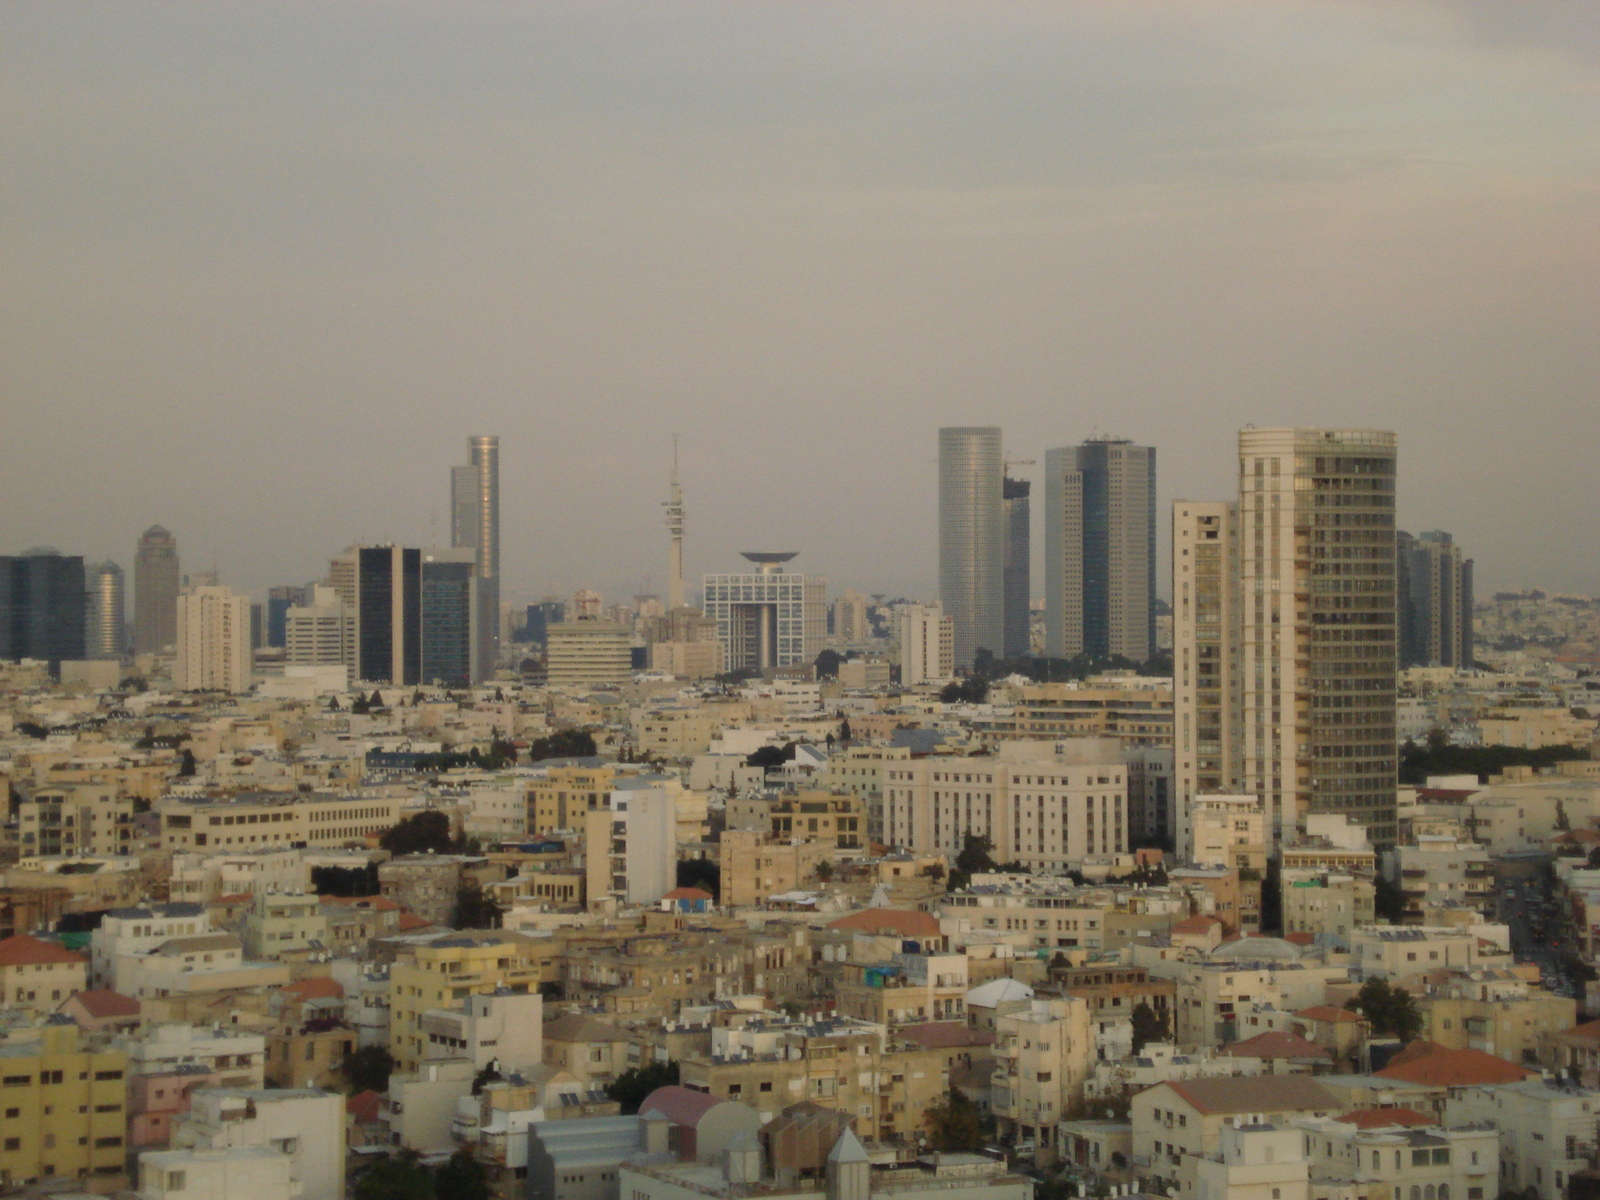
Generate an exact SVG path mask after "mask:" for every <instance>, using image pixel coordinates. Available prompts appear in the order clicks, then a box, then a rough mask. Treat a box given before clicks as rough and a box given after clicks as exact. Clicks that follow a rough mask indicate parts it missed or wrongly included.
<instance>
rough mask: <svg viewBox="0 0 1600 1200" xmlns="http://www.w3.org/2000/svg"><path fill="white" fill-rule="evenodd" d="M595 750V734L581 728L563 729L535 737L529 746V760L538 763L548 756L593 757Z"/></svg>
mask: <svg viewBox="0 0 1600 1200" xmlns="http://www.w3.org/2000/svg"><path fill="white" fill-rule="evenodd" d="M595 751H596V746H595V744H594V735H593V734H589V733H585V732H584V731H583V730H581V729H563V730H561V731H560V732H558V733H552V734H550V735H549V736H548V737H542V738H535V739H534V740H533V742H532V743H531V744H530V745H529V746H528V761H529V762H534V763H536V762H543V761H544V760H545V759H547V758H593V757H594V755H595Z"/></svg>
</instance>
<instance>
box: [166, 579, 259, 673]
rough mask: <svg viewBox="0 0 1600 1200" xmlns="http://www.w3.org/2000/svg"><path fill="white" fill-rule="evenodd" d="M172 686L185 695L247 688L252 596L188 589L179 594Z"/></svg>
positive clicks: (223, 590) (228, 590) (215, 589)
mask: <svg viewBox="0 0 1600 1200" xmlns="http://www.w3.org/2000/svg"><path fill="white" fill-rule="evenodd" d="M172 682H173V684H174V685H175V686H176V687H178V688H179V689H180V690H182V691H186V692H187V691H221V692H242V691H245V690H246V689H248V688H249V686H250V597H248V596H245V595H243V594H241V593H239V592H235V591H233V590H232V589H231V588H224V587H197V588H187V589H185V590H184V591H182V592H180V593H179V594H178V656H177V661H176V663H175V664H174V666H173V669H172Z"/></svg>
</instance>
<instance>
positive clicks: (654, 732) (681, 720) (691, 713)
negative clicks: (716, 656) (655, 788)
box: [632, 643, 722, 759]
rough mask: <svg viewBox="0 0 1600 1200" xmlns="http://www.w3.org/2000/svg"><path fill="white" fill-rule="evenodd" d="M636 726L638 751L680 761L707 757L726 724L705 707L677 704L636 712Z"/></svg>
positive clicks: (635, 741) (650, 755)
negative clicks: (699, 756) (723, 725)
mask: <svg viewBox="0 0 1600 1200" xmlns="http://www.w3.org/2000/svg"><path fill="white" fill-rule="evenodd" d="M709 644H712V645H714V644H715V643H709ZM632 727H633V742H634V749H635V750H636V751H637V752H638V753H639V754H641V755H644V756H645V757H647V758H653V759H654V758H661V759H680V758H690V757H693V756H694V755H696V754H704V753H705V752H706V751H707V750H708V749H709V748H710V746H711V739H712V738H714V737H715V736H716V735H717V734H718V732H720V731H721V729H722V722H721V721H720V720H719V719H718V717H717V716H716V714H715V713H712V712H709V711H707V710H706V709H704V708H702V707H699V706H694V707H690V706H687V705H675V706H672V707H663V708H648V709H638V710H635V711H634V713H633V714H632Z"/></svg>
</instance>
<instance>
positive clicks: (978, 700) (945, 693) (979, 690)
mask: <svg viewBox="0 0 1600 1200" xmlns="http://www.w3.org/2000/svg"><path fill="white" fill-rule="evenodd" d="M988 698H989V681H988V680H987V679H985V678H984V677H983V676H981V675H972V676H969V677H968V678H966V679H957V680H952V681H951V682H950V683H947V684H945V685H944V688H943V690H941V691H940V692H939V699H940V700H941V701H943V702H944V703H945V704H982V703H983V702H984V701H985V700H987V699H988Z"/></svg>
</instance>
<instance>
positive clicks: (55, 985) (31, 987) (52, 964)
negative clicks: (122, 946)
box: [0, 933, 89, 1017]
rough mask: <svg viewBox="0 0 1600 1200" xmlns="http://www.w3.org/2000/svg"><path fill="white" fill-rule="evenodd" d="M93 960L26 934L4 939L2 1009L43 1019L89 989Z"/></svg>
mask: <svg viewBox="0 0 1600 1200" xmlns="http://www.w3.org/2000/svg"><path fill="white" fill-rule="evenodd" d="M88 978H89V960H88V959H87V958H85V957H84V956H83V955H81V954H79V953H78V952H77V951H75V950H68V949H67V948H66V947H65V946H63V945H61V944H60V943H59V942H47V941H44V940H42V939H40V938H36V937H32V936H30V935H29V934H26V933H20V934H16V935H15V936H12V937H8V938H0V1009H3V1008H15V1009H21V1010H22V1011H23V1012H31V1013H33V1014H35V1016H39V1017H43V1016H45V1015H46V1014H48V1013H53V1012H55V1011H56V1010H57V1009H58V1008H60V1007H61V1005H62V1004H63V1003H64V1002H65V1001H66V1000H67V999H69V998H70V997H72V996H74V995H76V994H77V993H79V992H81V991H83V990H84V989H85V988H86V987H87V986H88Z"/></svg>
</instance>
